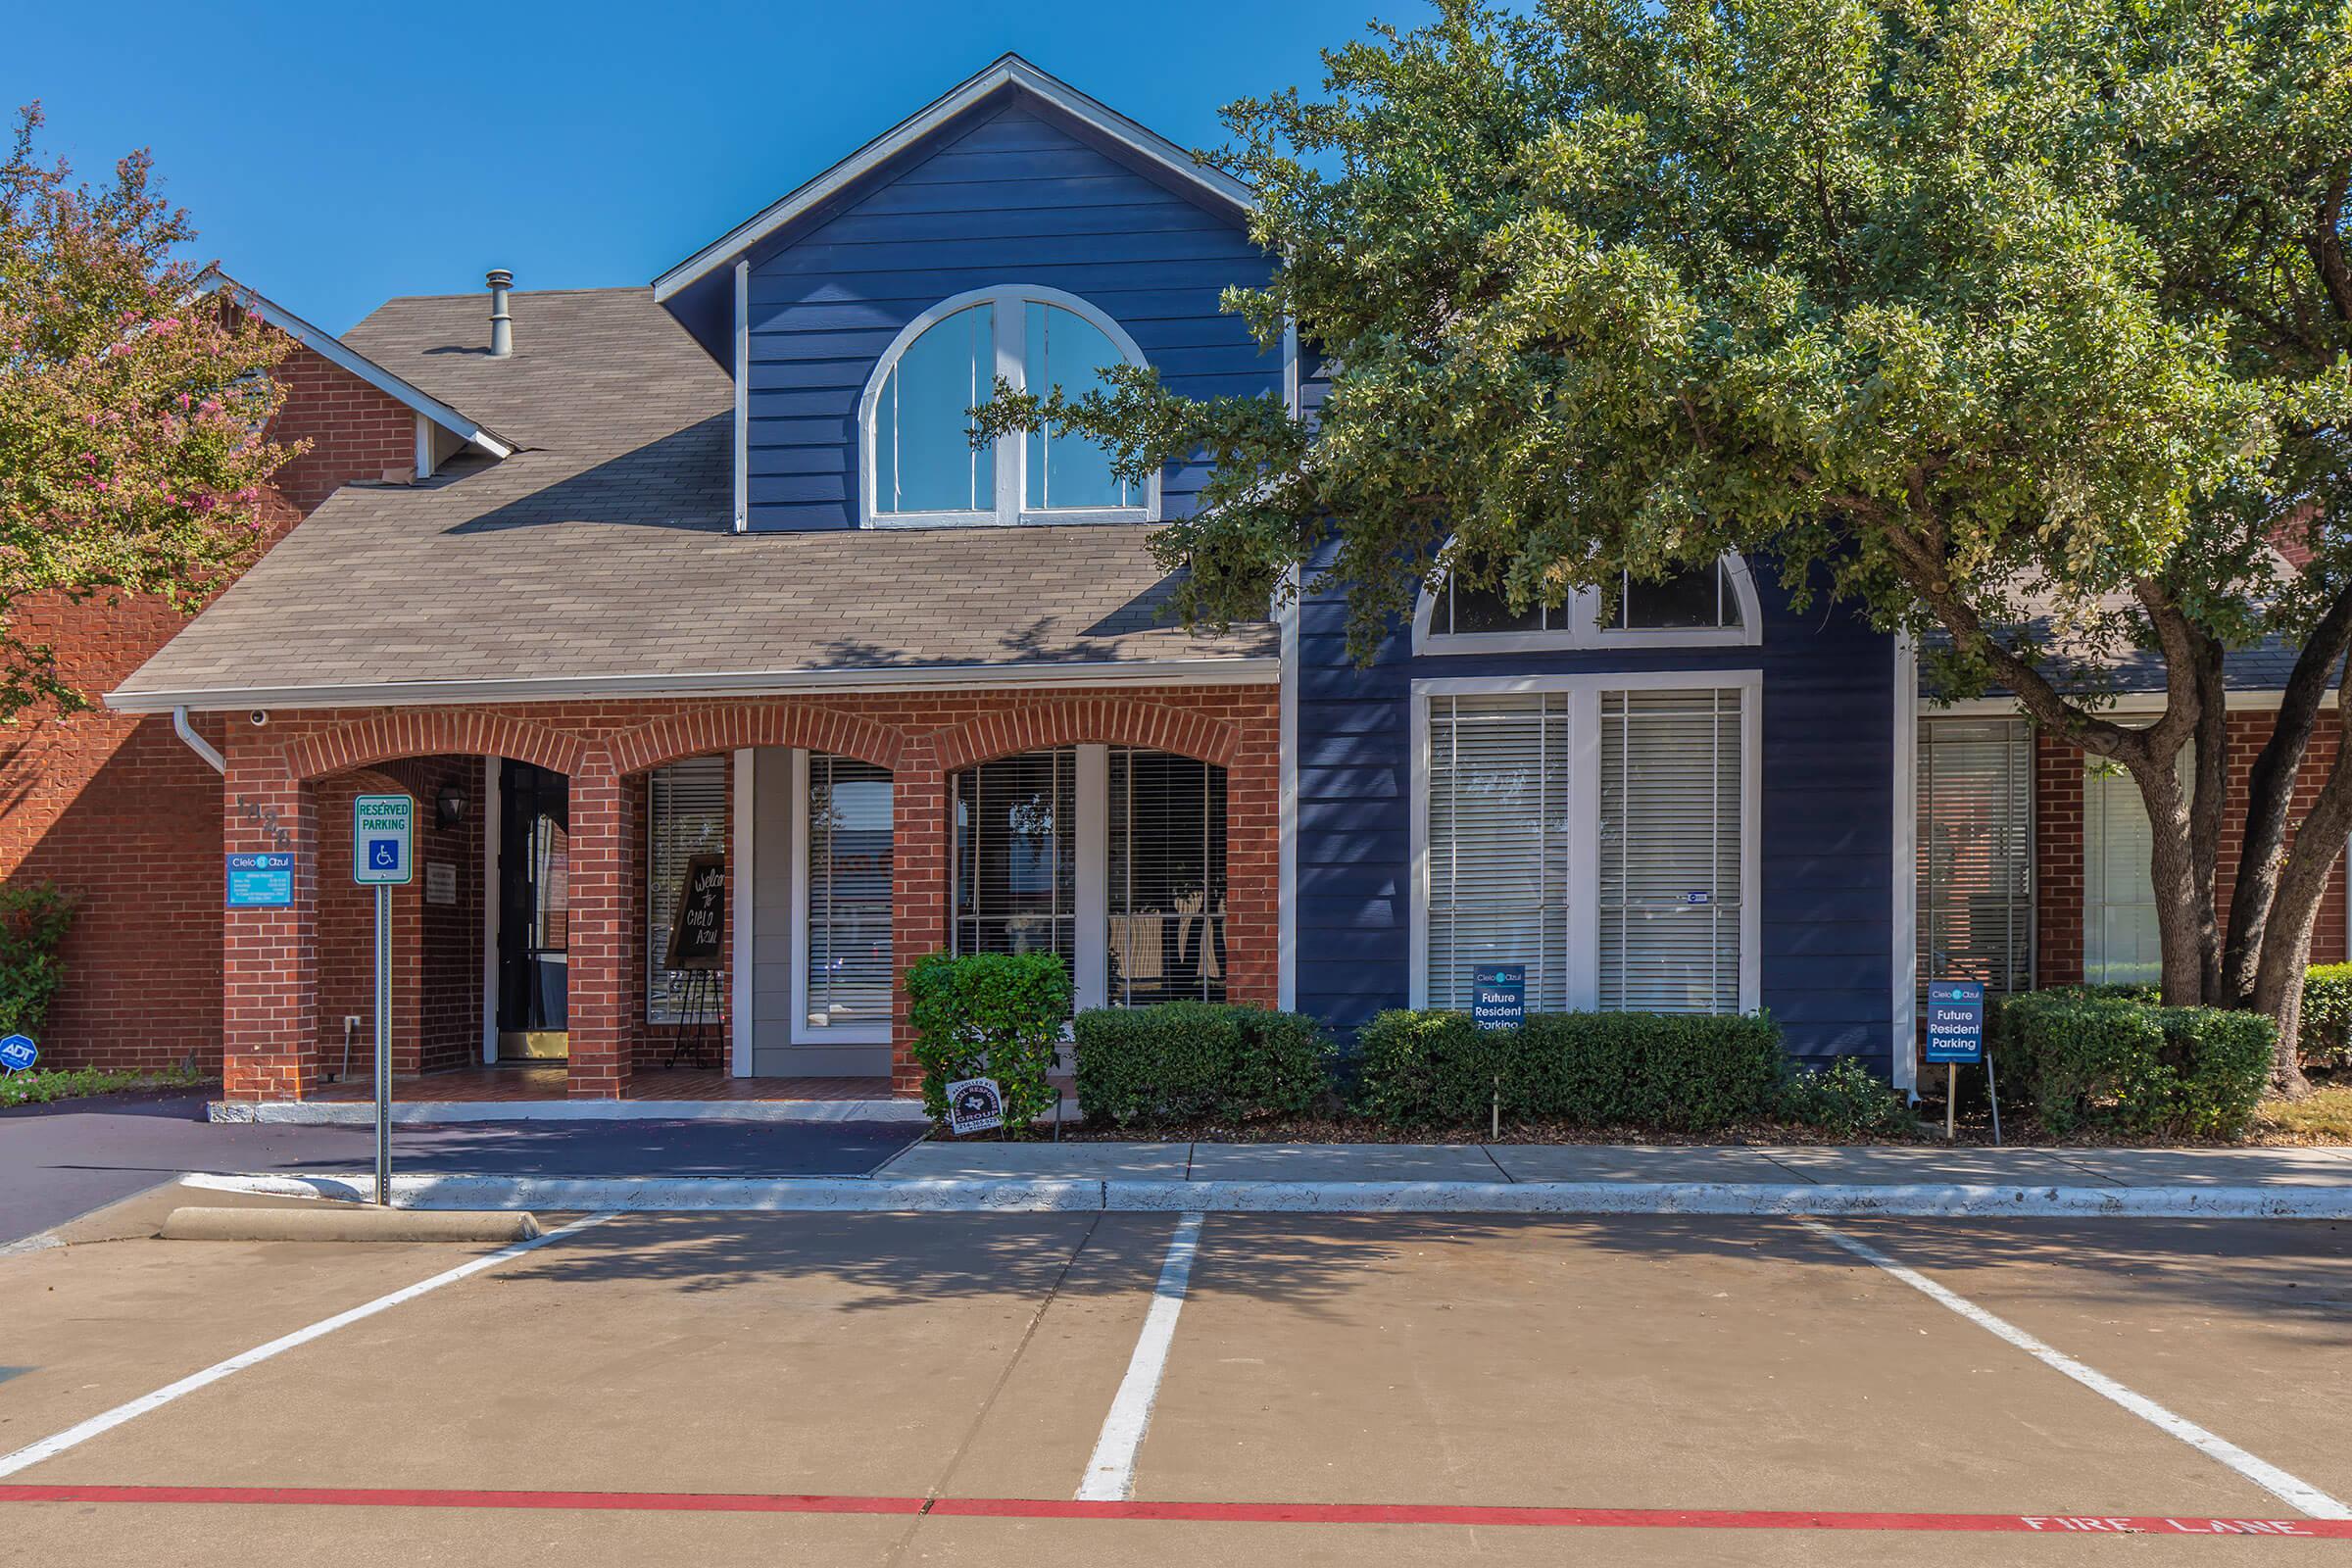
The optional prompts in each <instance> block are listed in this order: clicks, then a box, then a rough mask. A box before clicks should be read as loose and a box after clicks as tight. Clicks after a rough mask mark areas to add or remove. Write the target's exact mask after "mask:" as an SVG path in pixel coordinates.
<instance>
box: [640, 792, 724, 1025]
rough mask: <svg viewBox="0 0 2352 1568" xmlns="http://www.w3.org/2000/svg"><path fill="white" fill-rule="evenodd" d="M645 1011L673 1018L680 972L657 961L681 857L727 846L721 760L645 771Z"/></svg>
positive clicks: (665, 942)
mask: <svg viewBox="0 0 2352 1568" xmlns="http://www.w3.org/2000/svg"><path fill="white" fill-rule="evenodd" d="M646 818H647V821H646V835H645V839H646V920H645V971H646V973H645V1017H646V1021H647V1022H648V1023H676V1022H678V1021H680V1020H681V1019H682V1018H683V1016H684V1014H683V1013H682V1012H681V1010H680V1008H679V1003H680V1001H681V999H682V998H683V996H684V993H685V988H686V977H685V976H684V975H683V974H679V973H677V972H675V971H674V970H670V969H665V968H663V967H662V959H663V958H665V957H667V956H669V928H670V923H671V921H672V920H673V919H674V918H675V917H676V914H677V907H678V889H679V884H680V883H681V882H683V881H684V879H685V876H686V861H687V860H688V859H689V858H692V857H694V856H697V855H702V854H713V855H715V854H722V853H724V852H725V850H726V847H727V760H726V759H725V758H724V757H693V758H688V759H687V760H685V761H682V762H672V763H670V764H669V765H668V766H667V767H658V768H656V769H654V771H653V772H652V773H651V774H649V775H648V776H647V789H646Z"/></svg>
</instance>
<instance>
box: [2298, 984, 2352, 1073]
mask: <svg viewBox="0 0 2352 1568" xmlns="http://www.w3.org/2000/svg"><path fill="white" fill-rule="evenodd" d="M2295 1045H2296V1049H2297V1050H2298V1051H2299V1052H2300V1053H2301V1054H2302V1057H2303V1061H2304V1063H2305V1065H2307V1066H2313V1067H2347V1066H2352V963H2315V964H2313V965H2312V966H2311V967H2310V968H2309V969H2307V970H2305V971H2304V974H2303V1028H2302V1031H2301V1033H2300V1034H2299V1036H2298V1037H2297V1039H2296V1042H2295Z"/></svg>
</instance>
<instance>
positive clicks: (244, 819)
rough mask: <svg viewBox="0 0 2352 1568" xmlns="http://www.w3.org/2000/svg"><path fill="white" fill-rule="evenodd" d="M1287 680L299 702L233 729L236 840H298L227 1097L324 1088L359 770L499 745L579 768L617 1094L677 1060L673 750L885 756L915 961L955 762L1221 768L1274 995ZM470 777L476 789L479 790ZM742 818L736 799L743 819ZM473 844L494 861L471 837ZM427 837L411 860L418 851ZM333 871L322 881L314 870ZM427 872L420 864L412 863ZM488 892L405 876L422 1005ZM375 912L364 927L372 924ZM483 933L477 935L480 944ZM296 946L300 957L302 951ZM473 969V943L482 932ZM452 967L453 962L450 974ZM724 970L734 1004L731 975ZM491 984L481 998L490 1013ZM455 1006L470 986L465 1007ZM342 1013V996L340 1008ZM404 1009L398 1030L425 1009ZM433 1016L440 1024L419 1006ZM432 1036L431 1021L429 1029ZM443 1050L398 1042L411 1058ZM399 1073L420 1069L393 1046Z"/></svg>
mask: <svg viewBox="0 0 2352 1568" xmlns="http://www.w3.org/2000/svg"><path fill="white" fill-rule="evenodd" d="M1277 708H1278V705H1277V702H1276V696H1275V692H1274V690H1273V689H1272V688H1271V687H1258V686H1251V687H1153V688H1138V689H1122V690H1116V691H1111V690H1103V691H1074V692H1068V693H1060V692H1055V693H1051V694H1045V693H1024V692H1018V691H1009V690H1006V691H990V692H947V693H936V694H906V695H892V696H866V697H846V696H845V697H840V698H828V699H821V700H819V699H809V700H788V699H769V700H760V701H750V702H739V703H716V702H683V701H680V702H660V701H647V702H626V703H612V704H599V703H577V704H560V705H543V706H530V707H510V708H481V709H468V708H435V709H410V710H400V711H318V712H285V713H280V714H276V715H273V716H272V717H271V719H270V723H269V724H268V725H267V726H264V727H262V728H258V729H257V728H254V727H252V726H249V725H248V726H232V729H231V733H230V734H229V736H228V752H229V763H230V765H229V775H228V779H227V790H226V795H225V803H224V804H225V822H226V830H227V840H228V848H229V849H230V850H231V851H232V852H243V851H248V850H253V851H259V850H264V849H276V850H291V851H292V852H293V853H294V854H295V856H296V857H297V865H298V867H299V875H298V879H297V898H296V907H295V908H293V909H291V910H236V911H232V912H231V913H230V914H229V916H228V917H227V921H226V925H225V928H224V934H223V944H222V965H221V966H222V973H223V977H224V984H225V987H226V990H227V992H228V994H229V996H230V997H231V998H232V1004H231V1007H230V1011H229V1016H228V1024H227V1074H226V1076H227V1092H228V1093H229V1095H230V1096H232V1097H233V1098H240V1099H262V1098H277V1097H283V1096H299V1095H302V1094H306V1093H308V1092H310V1091H312V1090H314V1089H315V1088H317V1087H318V1086H319V1083H320V1081H321V1073H322V1071H324V1070H326V1068H327V1066H328V1063H327V1061H326V1060H325V1051H326V1048H327V1047H328V1046H329V1045H330V1044H331V1045H332V1046H334V1047H335V1049H338V1050H339V1045H340V1018H339V1016H338V1015H337V1013H338V1009H342V1005H341V1004H340V1003H339V1002H336V1001H335V1000H333V999H335V998H336V997H339V996H340V995H341V994H342V993H341V991H340V989H339V987H340V985H341V982H340V981H339V980H337V979H336V978H335V974H336V971H338V970H339V969H341V968H343V967H344V966H345V965H346V964H347V962H348V959H347V958H345V957H341V956H338V955H340V954H344V953H346V952H347V951H348V947H347V943H348V941H349V939H348V937H346V936H345V935H343V933H344V932H346V931H347V930H348V929H349V928H351V927H352V926H353V925H354V923H355V922H356V921H358V920H362V919H364V918H365V910H364V909H361V908H353V907H348V901H347V900H346V899H345V898H344V896H343V894H342V893H341V892H339V891H337V890H336V889H335V888H334V887H333V885H332V884H334V883H336V882H338V881H340V880H342V879H341V878H340V877H338V876H336V875H335V871H336V868H337V867H339V866H341V865H343V864H345V863H347V859H348V855H349V851H348V849H341V850H338V847H337V843H336V840H335V834H336V833H337V831H338V830H339V831H340V832H341V833H343V834H344V835H346V836H347V835H348V827H347V826H343V827H339V828H338V825H335V824H334V818H335V816H336V814H337V813H338V812H340V813H344V814H345V815H346V816H347V813H348V810H349V805H348V802H349V797H350V794H351V793H352V792H353V791H354V790H355V789H356V788H357V784H356V783H355V782H354V781H355V780H359V779H364V778H367V777H368V776H369V775H375V774H380V775H386V776H391V775H396V774H398V775H400V776H402V778H403V781H404V782H406V783H408V784H409V785H410V787H411V790H412V793H415V794H417V798H418V801H419V806H420V809H424V810H427V811H429V809H430V804H431V802H430V796H429V794H427V793H426V791H425V789H424V781H423V780H422V779H421V778H419V777H418V776H417V775H416V774H414V773H413V772H404V771H403V768H402V767H401V766H399V765H396V764H397V763H399V761H400V760H402V759H407V758H427V759H434V760H435V761H434V762H433V764H432V765H434V766H438V767H444V768H446V767H447V766H449V765H450V764H451V761H452V760H453V759H457V758H479V757H482V756H504V757H510V758H513V759H515V760H521V761H529V762H534V763H537V764H538V765H540V766H544V767H549V768H553V769H556V770H558V771H562V772H564V773H565V774H567V775H568V776H569V779H570V835H569V846H570V862H569V864H570V911H569V922H570V934H569V960H570V997H569V1009H568V1018H567V1022H568V1024H569V1036H570V1042H569V1049H570V1068H569V1074H568V1079H569V1087H570V1092H571V1093H572V1094H573V1095H574V1096H577V1097H583V1098H613V1097H615V1096H618V1095H620V1094H622V1093H624V1092H625V1090H626V1088H627V1084H628V1081H629V1078H630V1076H631V1074H632V1073H633V1072H634V1071H635V1069H636V1068H637V1067H638V1066H640V1065H643V1064H645V1063H647V1062H648V1061H649V1060H651V1059H653V1058H655V1057H657V1056H659V1055H662V1054H666V1053H667V1051H668V1049H669V1045H670V1039H669V1031H667V1030H663V1029H657V1028H653V1027H650V1026H648V1025H647V1024H646V1023H645V1021H644V1020H645V1012H646V1008H645V979H646V976H645V964H644V961H643V955H644V953H645V951H646V935H647V933H646V930H645V911H646V907H647V898H646V892H647V890H646V886H645V876H644V867H645V846H644V840H643V832H644V823H645V802H644V779H645V775H646V773H647V772H648V771H649V770H650V769H652V768H655V767H658V766H660V765H662V763H664V762H668V761H673V760H678V759H680V758H685V757H693V756H700V755H705V754H709V753H725V752H732V751H734V750H736V749H738V748H741V747H751V746H804V747H809V748H810V749H813V750H818V751H829V752H834V753H837V754H839V755H842V756H848V757H855V758H858V759H859V760H864V761H869V762H873V763H875V764H877V765H879V766H883V767H888V768H890V769H891V770H892V774H893V779H894V784H895V788H894V792H893V793H894V801H895V816H896V823H895V826H896V842H895V845H894V849H893V864H894V875H893V883H894V886H893V891H894V904H895V907H896V911H897V912H896V915H895V918H894V921H893V927H892V942H893V948H894V952H895V954H896V957H897V962H898V964H899V966H900V968H901V971H902V972H904V970H905V968H906V967H907V965H909V964H911V963H912V962H913V961H914V959H915V958H917V957H919V956H922V955H924V954H926V953H932V952H936V951H938V950H939V949H941V948H942V947H944V946H945V945H946V943H947V940H948V891H949V888H948V882H949V868H948V856H949V847H950V844H949V816H948V812H949V779H950V778H951V776H952V775H953V774H954V773H955V772H956V770H958V769H961V768H964V767H968V766H971V765H972V764H974V763H976V762H979V761H983V760H988V759H990V758H994V757H1000V756H1005V755H1009V754H1011V753H1015V752H1022V751H1029V750H1034V749H1038V748H1043V747H1051V746H1060V745H1066V744H1073V743H1085V742H1094V743H1107V744H1112V745H1132V746H1141V747H1149V748H1152V749H1154V750H1159V751H1168V752H1176V753H1180V754H1182V755H1185V756H1189V757H1195V758H1199V759H1201V760H1203V761H1208V762H1213V763H1215V764H1217V765H1219V766H1222V767H1224V768H1225V769H1226V781H1227V850H1226V876H1227V900H1226V934H1227V943H1228V950H1229V962H1228V966H1227V977H1226V985H1227V992H1228V995H1230V996H1231V997H1232V998H1233V999H1234V1000H1235V1001H1242V1002H1259V1003H1266V1004H1271V1003H1272V1002H1273V1001H1274V1000H1275V997H1276V995H1277V979H1276V964H1277V952H1278V938H1277V932H1276V924H1277V916H1276V892H1275V885H1276V877H1277V873H1278V865H1277V854H1278V852H1277V842H1278V833H1277V822H1276V817H1277V810H1278V798H1279V777H1278V756H1279V733H1278V720H1277ZM469 793H473V794H478V793H479V791H478V789H477V790H473V791H470V792H469ZM731 821H732V813H730V822H731ZM473 843H474V845H475V848H474V850H473V858H474V859H475V860H476V862H477V863H478V860H479V858H480V851H479V843H478V840H475V841H473ZM427 853H431V852H423V853H420V855H419V859H420V860H421V859H423V858H425V855H426V854H427ZM322 867H323V868H324V870H325V873H326V875H327V878H328V881H327V883H326V884H321V883H320V882H319V875H320V872H321V868H322ZM420 882H421V879H420ZM479 896H480V890H479V888H478V884H477V886H476V893H475V899H474V900H461V903H460V905H459V906H458V907H455V908H453V909H446V910H436V909H431V908H426V907H423V906H422V905H421V902H420V900H421V886H420V883H419V885H413V886H411V887H409V888H406V889H403V890H401V893H400V895H399V897H398V899H397V901H396V916H395V919H396V931H400V932H403V933H405V932H408V931H409V930H411V929H412V925H411V923H410V922H413V923H414V930H415V931H416V933H417V935H416V936H415V937H414V938H413V939H407V938H404V942H405V943H406V945H404V946H403V947H402V949H401V950H400V951H401V962H402V963H403V964H404V965H408V966H410V967H411V968H412V969H414V970H415V971H417V974H418V979H417V981H416V982H415V983H413V984H411V985H410V986H409V987H408V988H407V989H408V991H409V994H411V995H413V996H416V997H417V999H418V1001H417V1003H416V1004H415V1007H417V1008H421V1009H422V1010H423V1012H424V1013H426V1014H429V1013H430V1012H431V1010H432V1009H433V1007H434V1006H435V1005H436V1003H435V998H436V996H452V995H457V994H459V993H460V991H461V990H462V988H460V987H459V986H457V985H456V984H455V983H454V982H452V983H449V984H444V985H439V986H436V985H435V984H434V983H433V982H432V981H431V979H430V976H429V972H428V971H429V969H430V964H431V959H430V957H429V954H430V953H431V952H432V950H433V948H434V944H435V942H436V940H446V941H447V942H448V943H449V946H450V948H451V949H452V951H455V950H456V948H457V947H458V939H457V938H455V937H449V938H446V939H437V938H436V936H435V933H436V932H437V931H439V930H441V929H442V928H443V927H444V926H446V925H447V924H448V923H449V922H450V921H453V920H454V921H459V922H464V921H466V920H467V919H468V918H470V921H471V928H472V929H473V930H474V931H475V932H476V933H478V931H479V929H480V917H479V904H478V902H477V901H478V898H479ZM362 929H363V930H365V927H364V926H362ZM473 940H474V941H475V942H476V943H478V940H479V938H478V934H477V935H476V936H475V937H474V939H473ZM297 949H299V950H300V951H299V952H298V951H296V950H297ZM472 955H473V959H474V963H475V965H476V967H475V968H474V969H473V970H472V971H471V973H473V974H474V975H477V976H478V973H479V970H478V963H479V956H480V950H479V947H478V946H475V947H474V948H473V949H472ZM450 972H451V973H453V974H455V973H458V972H459V971H458V969H457V967H456V966H454V965H453V966H452V969H451V971H450ZM725 982H726V977H725V976H723V975H722V976H721V995H722V998H723V997H724V996H725V995H726V992H727V990H728V988H727V986H726V983H725ZM479 995H480V993H479V987H478V981H477V982H476V984H475V986H474V989H473V990H472V992H471V997H472V999H473V1001H472V1005H473V1007H474V1008H475V1009H476V1010H475V1011H474V1012H473V1017H474V1018H475V1019H476V1020H477V1027H478V1019H479V1016H480V1014H479V1011H478V1008H479V1005H480V1004H479ZM450 1006H451V1009H452V1011H453V1012H455V1011H462V1010H463V1004H458V1003H451V1004H450ZM343 1010H348V1009H343ZM411 1016H412V1014H411V1013H409V1012H404V1013H403V1015H402V1021H401V1022H400V1023H398V1024H396V1039H398V1038H400V1036H401V1035H403V1034H405V1033H406V1032H407V1030H408V1029H409V1027H411V1025H410V1024H409V1022H408V1020H409V1019H410V1018H411ZM417 1028H419V1029H424V1026H423V1025H422V1024H421V1023H419V1024H417ZM425 1033H426V1035H427V1037H428V1038H429V1033H430V1032H429V1030H425ZM892 1033H893V1040H894V1048H893V1064H894V1066H893V1070H894V1077H895V1079H896V1087H897V1088H898V1090H899V1092H901V1093H909V1092H911V1091H912V1090H913V1089H914V1087H915V1085H916V1082H917V1079H918V1076H919V1075H918V1074H917V1073H916V1071H915V1069H914V1067H913V1064H912V1062H911V1060H910V1058H909V1057H908V1055H907V1017H906V1002H905V996H904V992H903V990H902V993H901V996H900V1000H899V1006H898V1015H897V1017H896V1019H895V1021H894V1024H893V1030H892ZM412 1057H415V1058H416V1059H419V1060H421V1061H424V1062H426V1063H430V1062H431V1061H432V1060H433V1059H434V1058H433V1056H432V1055H431V1054H430V1053H429V1051H428V1052H426V1053H423V1054H417V1053H407V1052H404V1055H403V1058H402V1060H403V1061H405V1060H407V1059H411V1058H412ZM395 1066H396V1070H405V1069H403V1068H402V1065H401V1062H396V1064H395Z"/></svg>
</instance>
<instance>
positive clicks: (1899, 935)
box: [1887, 631, 2031, 1090]
mask: <svg viewBox="0 0 2352 1568" xmlns="http://www.w3.org/2000/svg"><path fill="white" fill-rule="evenodd" d="M1893 751H1894V778H1893V790H1894V797H1893V800H1892V802H1891V803H1890V805H1891V807H1892V809H1891V810H1889V811H1888V813H1887V814H1888V816H1889V817H1890V818H1891V821H1890V822H1889V823H1888V827H1889V830H1890V831H1891V833H1892V835H1893V855H1892V859H1891V866H1892V870H1891V874H1890V877H1889V880H1890V881H1892V882H1893V884H1894V886H1893V889H1892V892H1893V902H1894V916H1893V918H1894V927H1893V930H1892V931H1891V932H1889V933H1888V935H1889V940H1890V941H1891V943H1892V948H1893V953H1892V956H1893V959H1894V964H1893V968H1894V980H1893V984H1892V986H1891V988H1890V993H1891V995H1890V998H1889V1000H1890V1003H1891V1005H1892V1006H1893V1014H1892V1018H1891V1020H1890V1027H1889V1028H1888V1030H1887V1063H1888V1067H1889V1069H1890V1074H1891V1082H1892V1083H1893V1085H1894V1087H1895V1088H1897V1089H1903V1090H1909V1089H1913V1088H1915V1087H1916V1081H1917V1079H1918V1077H1919V1048H1918V1043H1917V1040H1916V1032H1917V1030H1918V1027H1919V1021H1918V1017H1917V1010H1918V1005H1919V645H1918V644H1917V643H1916V642H1914V641H1913V640H1912V637H1911V634H1910V633H1909V632H1907V631H1905V632H1897V633H1895V638H1894V747H1893ZM2028 772H2029V776H2031V768H2030V767H2029V770H2028Z"/></svg>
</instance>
